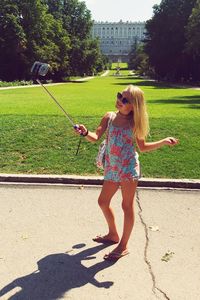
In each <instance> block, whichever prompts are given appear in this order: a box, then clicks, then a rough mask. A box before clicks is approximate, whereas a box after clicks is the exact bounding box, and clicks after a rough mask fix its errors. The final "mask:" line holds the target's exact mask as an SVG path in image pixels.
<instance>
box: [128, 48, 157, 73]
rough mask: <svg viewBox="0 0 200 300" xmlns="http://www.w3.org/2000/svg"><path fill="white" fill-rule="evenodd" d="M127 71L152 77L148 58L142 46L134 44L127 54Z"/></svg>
mask: <svg viewBox="0 0 200 300" xmlns="http://www.w3.org/2000/svg"><path fill="white" fill-rule="evenodd" d="M129 69H132V70H136V71H138V73H139V74H141V75H152V73H153V70H151V69H150V66H149V57H148V55H147V54H146V53H145V51H144V44H143V43H140V44H134V45H133V47H132V50H131V52H130V54H129Z"/></svg>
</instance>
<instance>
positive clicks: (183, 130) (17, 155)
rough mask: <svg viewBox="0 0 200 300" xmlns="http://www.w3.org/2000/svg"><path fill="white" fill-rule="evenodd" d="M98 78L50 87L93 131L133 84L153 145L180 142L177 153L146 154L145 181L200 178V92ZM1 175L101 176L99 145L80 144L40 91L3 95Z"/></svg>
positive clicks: (126, 78) (173, 150) (0, 92)
mask: <svg viewBox="0 0 200 300" xmlns="http://www.w3.org/2000/svg"><path fill="white" fill-rule="evenodd" d="M114 72H115V70H113V71H111V72H110V76H108V77H97V78H95V79H92V80H90V81H87V82H83V83H80V82H79V83H66V84H63V85H55V86H49V88H48V89H49V90H50V91H51V92H52V93H53V95H54V96H55V97H56V98H57V99H58V100H59V101H60V103H61V104H62V105H63V106H64V108H65V109H66V110H67V111H68V112H69V113H70V115H71V116H72V118H73V120H74V122H75V123H84V124H85V125H86V126H87V127H88V128H89V129H90V130H91V131H92V130H95V129H96V126H97V125H98V123H99V122H100V120H101V117H102V116H103V114H104V113H105V112H106V111H112V110H115V106H114V104H115V99H116V98H115V95H116V93H117V92H118V91H122V90H123V89H124V88H125V87H126V86H127V85H128V84H136V85H138V86H140V87H141V88H142V90H143V91H144V92H145V95H146V100H147V103H148V111H149V115H150V127H151V136H150V137H149V139H148V140H149V141H150V140H156V139H161V138H164V137H166V136H175V137H177V138H179V139H180V144H179V145H178V146H176V147H172V148H170V147H163V148H162V149H159V150H157V151H154V152H149V153H141V154H140V161H141V165H142V175H143V176H144V177H164V178H198V179H199V178H200V163H199V149H200V139H199V129H200V91H199V90H195V89H190V88H178V87H177V88H176V87H171V86H167V85H164V84H156V83H154V82H151V81H147V80H145V79H136V78H134V77H132V76H131V75H130V74H129V71H125V70H122V74H123V76H117V77H116V76H113V75H112V74H113V73H114ZM0 107H1V110H0V124H1V143H0V172H1V173H34V174H81V175H83V174H99V171H98V170H97V169H96V167H95V165H94V161H95V156H96V154H97V149H98V144H91V143H89V142H87V141H85V140H84V138H83V139H82V144H81V147H80V152H79V154H78V155H77V156H75V152H76V148H77V145H78V140H79V138H78V137H77V136H76V135H75V134H74V133H73V130H72V128H71V126H70V124H69V123H68V121H67V120H66V118H65V117H64V116H63V114H62V112H60V110H59V109H58V108H57V106H56V105H55V104H54V102H53V101H52V100H51V99H50V98H49V96H48V95H47V94H45V92H44V91H43V90H42V88H41V87H36V88H34V87H32V88H23V89H9V90H0Z"/></svg>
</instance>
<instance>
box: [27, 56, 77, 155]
mask: <svg viewBox="0 0 200 300" xmlns="http://www.w3.org/2000/svg"><path fill="white" fill-rule="evenodd" d="M49 67H50V65H49V64H46V63H41V62H39V61H36V62H34V64H33V66H32V68H31V73H32V76H33V79H35V80H36V81H37V83H39V84H40V85H41V86H42V87H43V89H44V90H45V91H46V92H47V94H48V95H49V96H50V97H51V99H53V101H54V102H55V103H56V104H57V105H58V107H59V108H60V109H61V110H62V112H63V113H64V114H65V117H66V118H67V119H68V121H69V122H70V123H71V125H72V126H73V128H74V129H78V128H79V126H78V125H76V124H74V122H73V120H72V119H71V118H70V116H69V115H68V113H67V112H66V111H65V110H64V108H63V107H62V106H61V105H60V103H59V102H58V101H57V100H56V98H55V97H54V96H53V95H52V94H51V93H50V92H49V91H48V89H47V88H46V87H45V86H44V85H43V84H42V83H41V81H40V80H39V79H38V77H39V76H43V77H44V76H46V74H47V72H48V70H49ZM81 135H82V134H81ZM80 144H81V139H80V141H79V144H78V148H77V151H76V155H77V154H78V151H79V147H80Z"/></svg>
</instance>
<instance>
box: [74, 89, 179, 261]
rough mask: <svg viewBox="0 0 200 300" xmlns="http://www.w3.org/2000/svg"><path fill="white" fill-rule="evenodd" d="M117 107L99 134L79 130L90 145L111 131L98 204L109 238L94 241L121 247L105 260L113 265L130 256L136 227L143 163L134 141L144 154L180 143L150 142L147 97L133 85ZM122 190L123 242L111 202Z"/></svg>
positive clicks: (172, 140) (120, 95)
mask: <svg viewBox="0 0 200 300" xmlns="http://www.w3.org/2000/svg"><path fill="white" fill-rule="evenodd" d="M115 107H116V108H117V112H115V113H114V112H113V113H111V112H107V113H106V114H105V115H104V117H103V118H102V120H101V123H100V125H99V126H98V127H97V130H96V132H91V131H88V129H87V128H86V127H85V126H84V125H82V124H81V125H79V131H78V130H77V131H78V132H79V133H81V134H82V135H84V136H85V137H86V139H87V140H88V141H90V142H96V141H98V140H99V139H100V138H101V136H102V135H103V134H104V132H106V130H107V137H106V151H105V166H104V183H103V187H102V190H101V193H100V196H99V199H98V204H99V206H100V208H101V209H102V211H103V214H104V216H105V219H106V221H107V224H108V234H106V235H102V236H97V237H95V238H94V239H93V240H94V241H95V242H98V243H110V244H117V246H116V248H114V250H113V251H112V252H110V253H108V254H106V255H105V256H104V259H106V260H110V261H116V260H118V259H119V258H121V257H123V256H124V255H127V254H128V253H129V252H128V241H129V238H130V235H131V232H132V229H133V225H134V196H135V192H136V188H137V185H138V180H139V178H140V163H139V159H138V154H137V152H136V149H135V145H134V144H135V143H134V141H135V142H136V144H137V146H138V148H139V150H140V151H141V152H145V151H152V150H155V149H158V148H160V147H162V146H164V145H168V146H174V145H176V144H177V143H178V140H177V139H176V138H174V137H167V138H164V139H162V140H160V141H156V142H146V138H147V136H148V133H149V123H148V114H147V110H146V104H145V99H144V93H143V92H142V90H141V89H140V88H139V87H136V86H133V85H129V86H128V87H127V88H126V89H125V90H123V92H122V93H117V99H116V104H115ZM110 119H111V121H110V122H109V120H110ZM108 124H109V126H108ZM107 127H108V128H107ZM119 186H121V193H122V209H123V212H124V227H123V234H122V237H121V238H120V237H119V234H118V230H117V227H116V223H115V216H114V212H113V210H112V208H111V207H110V202H111V199H112V197H113V195H114V194H115V193H116V191H117V190H118V188H119Z"/></svg>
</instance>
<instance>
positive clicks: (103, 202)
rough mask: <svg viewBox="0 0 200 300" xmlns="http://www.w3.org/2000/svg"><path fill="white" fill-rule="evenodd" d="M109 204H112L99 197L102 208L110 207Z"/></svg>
mask: <svg viewBox="0 0 200 300" xmlns="http://www.w3.org/2000/svg"><path fill="white" fill-rule="evenodd" d="M109 204H110V202H109V201H108V200H106V199H105V198H103V197H99V199H98V205H99V206H100V207H101V208H104V207H109Z"/></svg>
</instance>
